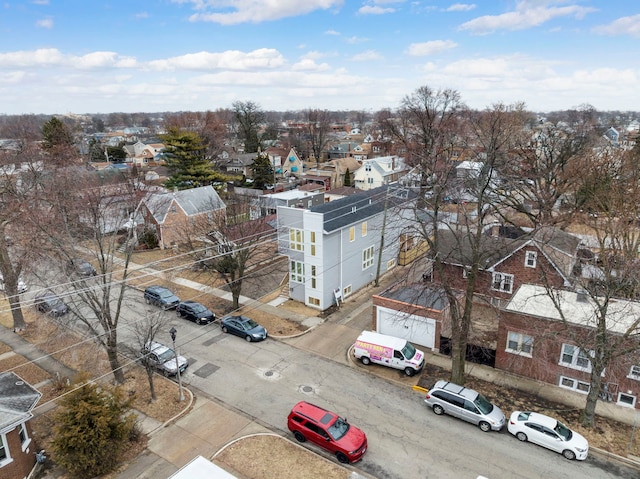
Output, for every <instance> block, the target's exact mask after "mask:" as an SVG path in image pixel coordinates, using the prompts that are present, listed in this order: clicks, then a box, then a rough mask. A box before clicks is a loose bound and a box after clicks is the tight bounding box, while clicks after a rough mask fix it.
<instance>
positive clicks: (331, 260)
mask: <svg viewBox="0 0 640 479" xmlns="http://www.w3.org/2000/svg"><path fill="white" fill-rule="evenodd" d="M414 202H415V194H414V193H412V192H410V191H408V190H405V189H402V188H398V187H382V188H378V189H374V190H369V191H366V192H361V193H359V194H356V195H352V196H349V197H346V198H343V199H340V200H335V201H331V202H329V203H324V204H322V205H320V206H314V207H312V208H311V209H300V208H292V207H283V206H281V207H278V250H279V252H280V253H281V254H283V255H285V256H288V257H289V297H290V298H291V299H293V300H296V301H300V302H304V303H305V305H307V306H310V307H312V308H315V309H319V310H321V311H324V310H326V309H328V308H329V307H331V306H332V305H334V304H336V303H337V302H338V301H340V300H341V299H343V298H346V297H347V296H349V295H350V294H352V293H354V292H356V291H358V290H359V289H361V288H362V287H364V286H366V285H368V284H370V283H372V282H373V281H375V280H376V278H377V277H378V275H379V274H384V273H385V272H387V271H389V270H390V269H392V268H393V267H394V266H395V265H396V263H397V256H398V249H399V236H400V232H401V231H403V229H404V228H405V225H406V224H408V223H409V219H408V218H409V217H410V216H411V214H410V212H411V210H410V208H409V206H411V205H412V204H413V203H414ZM383 235H384V247H383V248H382V254H380V248H381V238H382V236H383Z"/></svg>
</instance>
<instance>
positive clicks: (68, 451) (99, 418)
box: [52, 383, 137, 478]
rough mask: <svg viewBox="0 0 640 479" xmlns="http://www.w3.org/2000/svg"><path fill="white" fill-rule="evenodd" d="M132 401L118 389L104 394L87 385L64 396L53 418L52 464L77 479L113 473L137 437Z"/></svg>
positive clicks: (92, 385)
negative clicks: (125, 450) (131, 409)
mask: <svg viewBox="0 0 640 479" xmlns="http://www.w3.org/2000/svg"><path fill="white" fill-rule="evenodd" d="M132 400H133V398H130V397H127V396H125V394H124V392H123V391H122V390H121V389H120V388H116V389H114V390H113V391H107V390H105V389H101V388H99V387H98V386H97V385H95V384H89V383H87V384H84V385H82V386H81V387H80V388H79V389H77V390H76V391H74V392H73V393H71V394H68V395H67V396H65V397H64V398H63V399H62V400H61V401H60V409H59V411H57V412H56V414H55V426H54V430H53V437H54V439H53V442H52V452H53V459H54V461H56V462H57V463H58V464H60V465H61V466H62V467H64V468H65V469H67V471H69V473H71V474H72V475H73V476H76V477H83V478H84V477H95V476H98V475H100V474H105V473H107V472H110V471H112V470H113V469H114V468H115V467H116V466H117V464H118V459H119V457H120V455H121V453H122V451H123V450H124V449H125V448H126V446H127V444H128V442H129V440H130V438H131V437H132V436H133V437H135V435H136V433H137V431H133V429H134V427H135V415H134V414H133V413H131V412H130V406H131V402H132ZM132 433H133V434H132Z"/></svg>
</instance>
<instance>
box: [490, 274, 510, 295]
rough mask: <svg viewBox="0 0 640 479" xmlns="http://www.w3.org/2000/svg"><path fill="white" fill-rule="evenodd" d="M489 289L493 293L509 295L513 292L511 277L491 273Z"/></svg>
mask: <svg viewBox="0 0 640 479" xmlns="http://www.w3.org/2000/svg"><path fill="white" fill-rule="evenodd" d="M491 289H493V290H494V291H502V292H503V293H511V291H512V290H513V275H512V274H505V273H493V280H492V282H491Z"/></svg>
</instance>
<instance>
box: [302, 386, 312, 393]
mask: <svg viewBox="0 0 640 479" xmlns="http://www.w3.org/2000/svg"><path fill="white" fill-rule="evenodd" d="M302 392H303V393H312V392H313V388H312V387H311V386H302Z"/></svg>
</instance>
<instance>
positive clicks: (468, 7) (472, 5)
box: [444, 3, 476, 12]
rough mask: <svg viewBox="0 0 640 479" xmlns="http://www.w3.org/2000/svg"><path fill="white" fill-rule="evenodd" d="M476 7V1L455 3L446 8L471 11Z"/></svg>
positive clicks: (447, 9) (447, 10) (456, 10)
mask: <svg viewBox="0 0 640 479" xmlns="http://www.w3.org/2000/svg"><path fill="white" fill-rule="evenodd" d="M475 8H476V4H475V3H454V4H453V5H451V6H449V7H447V8H445V10H444V11H445V12H469V11H471V10H473V9H475Z"/></svg>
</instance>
